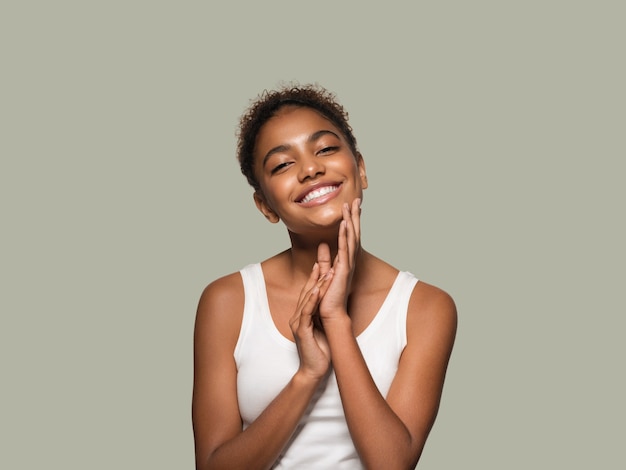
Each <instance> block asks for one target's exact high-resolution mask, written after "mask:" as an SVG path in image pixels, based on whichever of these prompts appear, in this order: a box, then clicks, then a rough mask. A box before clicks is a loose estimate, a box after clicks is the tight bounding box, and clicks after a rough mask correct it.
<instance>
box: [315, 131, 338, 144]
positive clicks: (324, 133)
mask: <svg viewBox="0 0 626 470" xmlns="http://www.w3.org/2000/svg"><path fill="white" fill-rule="evenodd" d="M326 134H330V135H334V136H335V137H337V138H338V139H339V136H338V135H337V134H336V133H335V132H333V131H329V130H326V129H322V130H319V131H317V132H314V133H313V134H311V135H310V136H309V139H308V140H309V142H315V141H316V140H317V139H319V138H320V137H322V136H323V135H326Z"/></svg>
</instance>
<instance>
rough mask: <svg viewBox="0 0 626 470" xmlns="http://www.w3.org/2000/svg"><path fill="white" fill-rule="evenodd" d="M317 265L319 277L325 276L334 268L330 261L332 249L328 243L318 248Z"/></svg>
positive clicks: (321, 244)
mask: <svg viewBox="0 0 626 470" xmlns="http://www.w3.org/2000/svg"><path fill="white" fill-rule="evenodd" d="M317 264H319V268H320V269H319V276H320V278H321V277H322V276H324V275H325V274H326V273H327V272H328V271H330V268H331V266H332V263H331V259H330V247H329V246H328V243H320V244H319V246H318V247H317Z"/></svg>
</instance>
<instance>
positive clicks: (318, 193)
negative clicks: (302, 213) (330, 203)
mask: <svg viewBox="0 0 626 470" xmlns="http://www.w3.org/2000/svg"><path fill="white" fill-rule="evenodd" d="M339 187H340V185H339V184H329V185H325V186H319V187H317V188H315V189H313V190H311V191H309V192H307V193H306V194H305V195H304V196H303V197H301V198H300V199H299V200H298V203H299V204H308V203H310V202H314V201H317V200H318V199H321V198H324V199H329V198H328V197H325V196H328V195H332V194H333V193H334V192H336V191H337V190H338V189H339Z"/></svg>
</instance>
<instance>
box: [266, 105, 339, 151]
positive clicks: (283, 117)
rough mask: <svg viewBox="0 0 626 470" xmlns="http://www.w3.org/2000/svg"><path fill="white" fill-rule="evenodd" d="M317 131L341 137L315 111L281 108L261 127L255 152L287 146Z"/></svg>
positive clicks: (324, 118)
mask: <svg viewBox="0 0 626 470" xmlns="http://www.w3.org/2000/svg"><path fill="white" fill-rule="evenodd" d="M319 130H331V131H333V132H335V133H336V134H337V135H340V136H343V134H342V132H341V131H340V130H339V129H338V128H337V126H336V125H335V124H333V122H332V121H331V120H330V119H328V118H327V117H325V116H324V115H322V114H321V113H320V112H318V111H316V110H315V109H313V108H309V107H301V106H292V105H287V106H283V107H282V108H280V109H279V110H278V111H277V112H276V114H275V115H274V116H272V117H271V118H270V119H268V120H267V121H266V122H265V124H263V126H261V129H259V132H258V134H257V138H256V146H255V147H256V150H257V151H261V149H262V148H263V147H267V146H270V147H273V146H275V145H282V144H287V143H289V141H291V140H294V139H297V138H299V137H305V136H309V135H311V134H313V133H315V132H317V131H319ZM255 153H256V152H255Z"/></svg>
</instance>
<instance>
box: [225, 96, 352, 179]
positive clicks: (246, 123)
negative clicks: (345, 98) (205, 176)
mask: <svg viewBox="0 0 626 470" xmlns="http://www.w3.org/2000/svg"><path fill="white" fill-rule="evenodd" d="M283 106H299V107H308V108H312V109H314V110H315V111H317V112H319V113H320V114H321V115H322V116H324V117H325V118H326V119H328V120H329V121H330V122H332V123H333V124H334V125H335V126H337V128H338V129H339V130H340V131H341V132H342V134H343V135H344V137H345V138H346V140H347V141H348V145H349V146H350V149H351V150H352V152H353V153H354V155H357V153H358V149H357V144H356V139H355V138H354V135H353V133H352V127H351V126H350V124H348V112H347V111H346V110H345V109H344V108H343V106H342V105H340V104H339V102H338V101H337V98H336V96H335V94H334V93H332V92H330V91H328V90H327V89H325V88H324V87H322V86H320V85H318V84H307V85H294V84H291V85H283V86H281V87H280V88H277V89H275V90H264V91H263V92H262V93H261V94H259V95H258V96H257V97H256V99H254V100H252V102H251V105H250V107H249V108H248V109H247V111H246V112H245V113H244V114H243V115H242V116H241V118H240V120H239V130H238V132H237V160H239V166H240V167H241V172H242V173H243V174H244V176H245V177H246V178H247V180H248V183H250V186H252V187H253V188H254V189H255V190H256V191H258V190H259V189H260V187H259V183H258V181H257V179H256V177H255V176H254V148H255V145H256V138H257V135H258V133H259V131H260V130H261V127H263V125H264V124H265V123H266V122H267V121H268V120H269V119H270V118H272V117H273V116H275V115H276V114H277V112H278V111H279V110H280V109H281V108H282V107H283Z"/></svg>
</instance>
